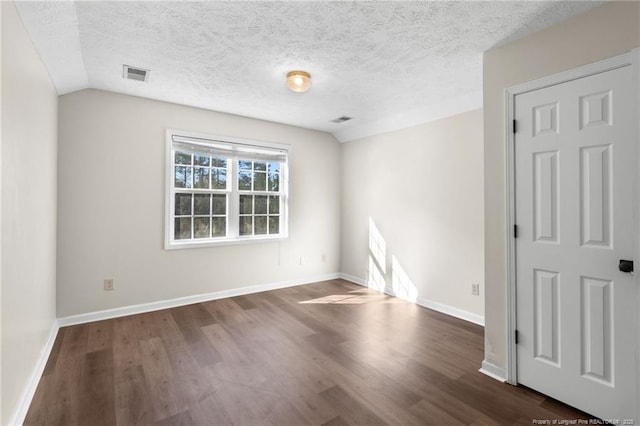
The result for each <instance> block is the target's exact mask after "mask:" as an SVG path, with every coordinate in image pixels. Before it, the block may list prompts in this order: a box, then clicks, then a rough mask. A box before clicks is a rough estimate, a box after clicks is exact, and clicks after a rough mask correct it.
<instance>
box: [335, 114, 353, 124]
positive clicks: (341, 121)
mask: <svg viewBox="0 0 640 426" xmlns="http://www.w3.org/2000/svg"><path fill="white" fill-rule="evenodd" d="M352 119H353V117H347V116H346V115H343V116H342V117H338V118H336V119H334V120H331V122H332V123H344V122H345V121H349V120H352Z"/></svg>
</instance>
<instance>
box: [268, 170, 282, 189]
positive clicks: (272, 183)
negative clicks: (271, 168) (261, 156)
mask: <svg viewBox="0 0 640 426" xmlns="http://www.w3.org/2000/svg"><path fill="white" fill-rule="evenodd" d="M269 191H274V192H278V191H280V175H279V174H278V173H269Z"/></svg>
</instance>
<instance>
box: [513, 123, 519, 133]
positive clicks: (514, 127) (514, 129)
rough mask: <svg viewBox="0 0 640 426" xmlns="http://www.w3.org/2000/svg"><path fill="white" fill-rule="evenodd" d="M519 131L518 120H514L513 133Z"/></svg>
mask: <svg viewBox="0 0 640 426" xmlns="http://www.w3.org/2000/svg"><path fill="white" fill-rule="evenodd" d="M517 131H518V130H517V127H516V120H513V133H516V132H517Z"/></svg>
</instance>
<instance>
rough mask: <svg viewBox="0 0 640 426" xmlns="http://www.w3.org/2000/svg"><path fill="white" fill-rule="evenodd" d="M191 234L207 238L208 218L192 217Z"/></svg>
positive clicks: (195, 236)
mask: <svg viewBox="0 0 640 426" xmlns="http://www.w3.org/2000/svg"><path fill="white" fill-rule="evenodd" d="M193 228H194V229H193V235H194V238H209V218H208V217H194V218H193Z"/></svg>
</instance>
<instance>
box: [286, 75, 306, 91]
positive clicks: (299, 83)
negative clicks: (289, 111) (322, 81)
mask: <svg viewBox="0 0 640 426" xmlns="http://www.w3.org/2000/svg"><path fill="white" fill-rule="evenodd" d="M287 86H289V89H291V90H293V91H294V92H298V93H302V92H306V91H307V90H309V89H310V88H311V74H309V73H308V72H306V71H290V72H288V73H287Z"/></svg>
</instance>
